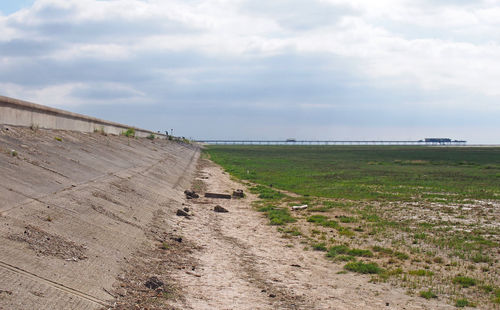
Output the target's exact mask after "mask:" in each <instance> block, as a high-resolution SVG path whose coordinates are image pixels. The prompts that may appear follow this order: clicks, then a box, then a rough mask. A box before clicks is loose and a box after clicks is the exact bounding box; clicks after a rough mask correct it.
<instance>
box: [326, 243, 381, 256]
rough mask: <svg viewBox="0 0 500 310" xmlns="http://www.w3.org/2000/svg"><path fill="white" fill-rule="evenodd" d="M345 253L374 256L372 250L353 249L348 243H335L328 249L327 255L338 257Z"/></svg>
mask: <svg viewBox="0 0 500 310" xmlns="http://www.w3.org/2000/svg"><path fill="white" fill-rule="evenodd" d="M340 254H345V255H348V256H353V257H354V256H358V257H373V253H372V252H371V251H370V250H363V249H351V248H349V247H348V246H346V245H335V246H332V247H330V248H329V249H328V253H327V254H326V256H327V257H336V256H337V255H340Z"/></svg>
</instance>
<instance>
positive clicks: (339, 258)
mask: <svg viewBox="0 0 500 310" xmlns="http://www.w3.org/2000/svg"><path fill="white" fill-rule="evenodd" d="M335 260H336V261H340V262H350V261H354V260H356V258H355V257H354V256H352V255H337V256H335Z"/></svg>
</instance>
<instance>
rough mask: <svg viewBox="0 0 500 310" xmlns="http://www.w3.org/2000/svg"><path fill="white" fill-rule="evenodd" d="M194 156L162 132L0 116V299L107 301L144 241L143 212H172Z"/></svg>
mask: <svg viewBox="0 0 500 310" xmlns="http://www.w3.org/2000/svg"><path fill="white" fill-rule="evenodd" d="M2 111H3V110H2ZM2 117H4V116H2ZM17 125H19V124H17ZM35 129H36V128H35ZM82 131H86V130H82ZM198 156H199V152H198V149H197V148H196V147H195V146H192V145H187V144H181V143H176V142H171V141H168V140H166V139H154V140H149V139H144V138H141V139H134V138H127V137H124V136H111V135H104V134H102V133H99V132H95V133H84V132H76V131H62V130H44V129H38V130H32V129H29V128H21V127H12V126H6V125H0V197H1V199H0V309H98V308H101V307H103V306H107V305H110V304H112V303H113V300H114V297H115V296H113V294H112V293H110V292H112V291H113V285H114V284H115V283H116V281H117V280H116V279H117V277H118V275H119V274H120V272H121V271H122V268H123V266H124V264H125V263H126V262H127V261H128V259H129V257H130V255H131V254H132V253H134V252H136V251H137V250H138V249H141V248H150V247H152V246H153V245H152V243H151V240H150V239H148V238H147V233H148V232H149V231H150V224H151V222H152V221H154V220H155V221H157V222H158V221H159V222H161V223H162V225H166V226H168V225H169V221H172V220H173V218H175V215H174V214H175V212H174V210H175V209H176V208H178V207H179V206H180V204H181V201H182V195H183V191H184V190H185V189H186V188H188V187H189V186H190V184H191V181H192V175H193V172H194V169H195V166H196V162H197V159H198ZM157 217H162V218H160V219H158V218H157Z"/></svg>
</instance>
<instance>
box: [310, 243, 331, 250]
mask: <svg viewBox="0 0 500 310" xmlns="http://www.w3.org/2000/svg"><path fill="white" fill-rule="evenodd" d="M311 247H312V248H313V250H315V251H324V252H326V250H327V249H326V245H325V243H324V242H321V243H315V244H313V245H312V246H311Z"/></svg>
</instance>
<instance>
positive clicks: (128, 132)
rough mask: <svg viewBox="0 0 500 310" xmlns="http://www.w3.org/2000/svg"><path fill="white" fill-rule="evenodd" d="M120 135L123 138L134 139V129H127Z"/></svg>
mask: <svg viewBox="0 0 500 310" xmlns="http://www.w3.org/2000/svg"><path fill="white" fill-rule="evenodd" d="M122 134H123V135H124V136H125V137H128V138H130V137H135V129H134V128H129V129H127V130H126V131H124V132H122Z"/></svg>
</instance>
